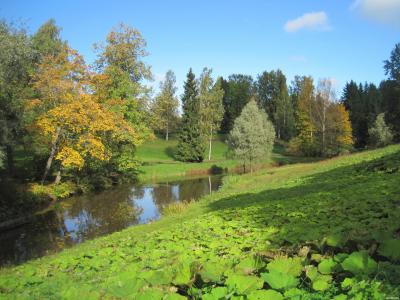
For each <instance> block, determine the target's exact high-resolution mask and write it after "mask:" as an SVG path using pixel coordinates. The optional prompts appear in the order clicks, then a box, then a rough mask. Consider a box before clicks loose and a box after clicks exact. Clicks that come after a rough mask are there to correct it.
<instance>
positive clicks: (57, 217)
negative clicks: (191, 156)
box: [0, 175, 222, 265]
mask: <svg viewBox="0 0 400 300" xmlns="http://www.w3.org/2000/svg"><path fill="white" fill-rule="evenodd" d="M221 184H222V176H221V175H214V176H207V177H202V178H195V179H193V178H191V179H185V180H180V181H170V182H168V181H164V182H159V183H151V184H134V185H125V186H119V187H116V188H114V189H110V190H106V191H103V192H101V193H96V194H85V195H82V196H78V197H73V198H70V199H68V200H65V201H62V202H60V203H58V204H57V205H56V206H55V207H54V209H51V210H49V211H48V212H46V213H44V214H41V215H38V216H37V217H35V218H34V219H33V220H32V221H31V222H30V223H27V224H24V225H22V226H20V227H17V228H15V229H12V230H8V231H4V232H1V233H0V265H8V264H18V263H22V262H24V261H27V260H29V259H32V258H35V257H40V256H44V255H47V254H50V253H54V252H57V251H60V250H62V249H63V248H66V247H70V246H72V245H75V244H78V243H81V242H83V241H85V240H89V239H93V238H95V237H98V236H102V235H105V234H109V233H112V232H115V231H119V230H122V229H124V228H126V227H129V226H133V225H137V224H144V223H148V222H150V221H152V220H156V219H159V218H160V216H161V211H162V208H163V207H164V206H165V205H167V204H170V203H173V202H177V201H184V200H190V199H198V198H200V197H201V196H203V195H206V194H209V193H211V192H212V191H215V190H217V189H218V188H219V187H220V186H221Z"/></svg>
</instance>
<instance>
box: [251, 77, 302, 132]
mask: <svg viewBox="0 0 400 300" xmlns="http://www.w3.org/2000/svg"><path fill="white" fill-rule="evenodd" d="M256 91H257V100H258V103H259V104H260V106H261V107H262V108H264V109H265V111H266V112H267V114H268V116H269V118H270V119H271V121H272V123H273V124H274V126H275V129H276V134H277V138H278V139H284V140H289V139H290V138H291V137H292V136H293V135H294V129H295V119H294V108H293V102H292V101H291V99H290V97H289V92H288V88H287V84H286V77H285V75H284V74H283V73H282V71H281V70H277V71H271V72H266V71H265V72H263V73H262V74H261V75H259V76H258V79H257V83H256Z"/></svg>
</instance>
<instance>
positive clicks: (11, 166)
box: [6, 145, 14, 177]
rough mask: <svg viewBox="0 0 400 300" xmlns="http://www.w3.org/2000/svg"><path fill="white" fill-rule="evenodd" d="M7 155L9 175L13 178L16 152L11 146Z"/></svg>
mask: <svg viewBox="0 0 400 300" xmlns="http://www.w3.org/2000/svg"><path fill="white" fill-rule="evenodd" d="M6 154H7V168H8V174H9V175H10V177H12V176H13V175H14V151H13V148H12V147H11V146H10V145H7V146H6Z"/></svg>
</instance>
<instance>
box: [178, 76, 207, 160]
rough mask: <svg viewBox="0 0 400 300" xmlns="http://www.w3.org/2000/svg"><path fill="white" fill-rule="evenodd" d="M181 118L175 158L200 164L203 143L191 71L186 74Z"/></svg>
mask: <svg viewBox="0 0 400 300" xmlns="http://www.w3.org/2000/svg"><path fill="white" fill-rule="evenodd" d="M182 105H183V116H182V126H181V131H180V133H179V141H178V147H177V153H176V158H177V159H178V160H180V161H187V162H202V161H203V159H204V152H205V148H204V143H203V136H202V132H201V126H200V114H199V111H200V102H199V98H198V91H197V87H196V80H195V75H194V74H193V72H192V69H190V70H189V72H188V74H187V79H186V82H185V85H184V94H183V97H182Z"/></svg>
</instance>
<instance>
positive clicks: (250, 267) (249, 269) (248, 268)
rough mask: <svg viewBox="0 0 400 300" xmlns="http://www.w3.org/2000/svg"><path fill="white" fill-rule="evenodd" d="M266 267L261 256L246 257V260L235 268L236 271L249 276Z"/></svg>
mask: <svg viewBox="0 0 400 300" xmlns="http://www.w3.org/2000/svg"><path fill="white" fill-rule="evenodd" d="M264 266H265V263H264V262H263V261H262V260H261V258H260V257H259V256H251V257H246V258H245V259H242V260H241V261H240V262H239V263H238V264H237V265H236V266H235V270H237V271H239V272H241V273H243V274H244V275H248V274H251V273H253V272H254V271H256V270H258V269H260V268H262V267H264Z"/></svg>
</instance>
